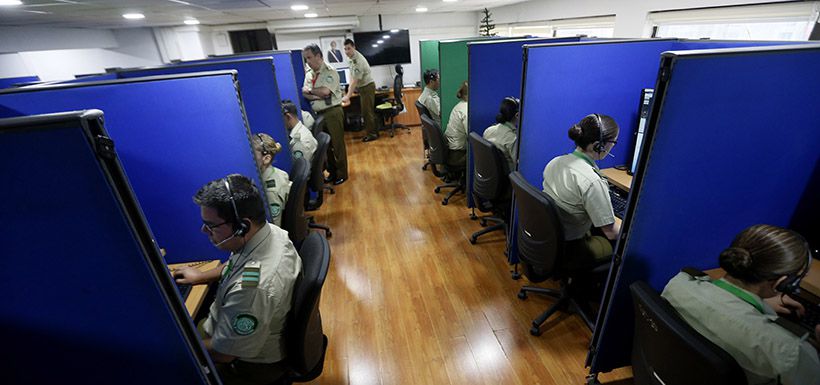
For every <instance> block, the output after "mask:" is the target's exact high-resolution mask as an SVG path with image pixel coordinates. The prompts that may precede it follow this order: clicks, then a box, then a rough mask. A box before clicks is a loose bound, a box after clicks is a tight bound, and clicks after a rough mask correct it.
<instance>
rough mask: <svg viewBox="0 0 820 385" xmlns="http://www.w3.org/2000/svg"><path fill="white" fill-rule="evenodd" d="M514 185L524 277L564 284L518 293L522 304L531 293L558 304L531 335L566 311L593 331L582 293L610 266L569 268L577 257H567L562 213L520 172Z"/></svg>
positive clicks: (534, 325)
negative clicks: (569, 262)
mask: <svg viewBox="0 0 820 385" xmlns="http://www.w3.org/2000/svg"><path fill="white" fill-rule="evenodd" d="M510 183H511V184H512V188H513V192H514V194H515V204H516V209H517V211H518V231H517V232H516V239H517V240H518V257H519V258H520V260H521V263H522V265H523V273H524V276H525V277H527V279H528V280H529V281H530V282H532V283H539V282H543V281H545V280H547V279H553V280H559V281H560V284H561V288H560V289H559V290H554V289H546V288H541V287H534V286H524V287H522V288H521V290H520V291H519V292H518V298H520V299H522V300H523V299H527V293H528V292H533V293H539V294H545V295H547V296H550V297H552V298H555V299H556V300H557V301H556V302H555V303H554V304H553V305H552V306H550V307H549V308H548V309H547V310H546V311H544V312H543V313H541V315H539V316H538V317H537V318H536V319H534V320H533V321H532V328H531V329H530V334H532V335H534V336H538V335H541V333H542V331H541V325H543V324H544V322H546V320H547V319H548V318H549V317H550V316H551V315H552V314H553V313H555V312H556V311H558V310H561V309H566V308H568V310H570V311H571V312H574V313H577V314H578V315H579V316H581V318H582V319H583V320H584V323H586V324H587V327H589V329H590V330H593V328H594V323H593V320H594V318H593V316H592V311H591V309H589V306H588V305H587V301H586V300H584V298H582V297H583V296H582V295H581V294H584V290H582V289H586V288H587V287H588V286H592V285H590V281H589V279H588V278H594V277H600V280H601V281H602V280H603V278H604V277H605V276H606V273H607V272H608V271H609V265H610V264H609V263H608V262H602V263H599V264H596V265H592V266H586V267H581V268H577V269H574V270H568V269H567V268H565V267H564V266H565V264H566V261H568V260H570V259H571V258H573V256H571V255H566V253H565V243H564V227H563V226H562V225H561V221H560V219H559V218H558V212H557V210H559V209H558V208H557V207H555V204H554V203H553V201H552V199H550V197H549V196H548V195H547V194H545V193H543V192H542V191H541V190H539V189H537V188H535V187H534V186H533V185H531V184H529V183H528V182H527V181H526V180H525V179H524V177H523V176H522V175H521V173H520V172H517V171H516V172H514V173H511V174H510ZM582 278H583V279H582ZM580 282H582V283H580Z"/></svg>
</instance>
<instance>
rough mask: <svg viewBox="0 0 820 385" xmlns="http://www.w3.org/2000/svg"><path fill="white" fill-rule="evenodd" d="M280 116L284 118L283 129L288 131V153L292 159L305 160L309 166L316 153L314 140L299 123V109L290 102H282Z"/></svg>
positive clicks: (308, 130) (307, 129) (308, 131)
mask: <svg viewBox="0 0 820 385" xmlns="http://www.w3.org/2000/svg"><path fill="white" fill-rule="evenodd" d="M282 114H283V115H284V116H285V127H286V128H287V129H288V136H289V137H290V141H289V142H288V146H290V152H291V155H292V156H293V158H294V159H296V158H305V160H307V161H308V164H310V162H311V160H313V153H315V152H316V146H317V144H318V143H317V142H316V138H314V137H313V133H312V132H311V131H310V129H309V128H307V127H305V125H304V124H302V122H300V121H299V115H298V114H299V109H297V108H296V105H295V104H293V102H291V101H290V100H287V99H285V100H283V101H282Z"/></svg>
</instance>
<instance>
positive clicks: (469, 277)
mask: <svg viewBox="0 0 820 385" xmlns="http://www.w3.org/2000/svg"><path fill="white" fill-rule="evenodd" d="M360 135H361V134H359V133H347V138H346V139H347V152H348V160H349V169H350V180H349V181H348V182H346V183H344V184H343V185H341V186H338V187H337V189H336V194H335V195H328V194H326V195H325V197H326V200H325V204H324V205H323V206H322V208H321V209H319V211H317V212H315V213H316V215H317V220H318V221H319V222H322V223H326V224H328V225H330V226H331V228H332V230H333V236H332V237H331V238H330V244H331V251H332V255H331V265H330V273H329V275H328V278H327V281H326V282H325V286H324V290H323V295H322V302H321V312H322V320H323V324H324V328H325V334H327V336H328V337H329V340H330V344H329V346H328V351H327V357H326V360H325V367H324V372H323V374H322V376H321V377H319V378H318V379H317V380H315V381H313V383H315V384H356V385H360V384H385V385H387V384H521V385H529V384H583V383H584V377H585V376H586V374H587V372H588V371H587V369H585V368H584V365H583V363H584V359H585V357H586V353H587V347H588V344H589V339H590V336H591V334H590V332H589V331H588V330H587V329H586V327H585V326H584V325H583V322H582V321H581V320H580V318H578V316H568V317H567V316H561V317H560V319H558V320H556V319H557V318H559V317H556V316H554V317H553V319H552V320H551V322H549V323H548V325H551V326H550V328H549V329H548V330H547V331H546V332H544V334H543V335H541V336H540V337H533V336H531V335H530V334H529V328H530V321H531V320H532V318H534V317H535V316H537V315H538V314H539V313H540V312H541V311H543V310H544V309H546V307H547V306H548V305H549V304H550V301H549V300H547V299H545V298H539V296H538V295H530V297H529V299H527V300H526V301H521V300H519V299H518V298H517V297H516V293H517V292H518V288H519V287H520V286H521V285H522V284H525V283H526V281H525V280H524V279H522V280H520V281H514V280H512V279H511V278H510V267H509V266H508V265H507V263H506V260H505V257H504V254H503V249H504V242H505V241H504V235H503V234H501V233H500V232H499V233H495V234H488V235H486V236H484V237H482V238H480V239H479V243H478V244H477V245H471V244H470V243H469V241H468V237H469V235H470V234H471V233H473V232H474V231H476V230H479V229H480V228H481V227H480V225H479V224H478V222H477V221H471V220H470V219H469V217H468V214H469V210H468V209H467V208H466V204H465V198H464V196H463V195H461V196H460V197H459V198H457V199H454V200H452V201H451V202H450V205H448V206H442V205H441V203H440V202H441V198H442V197H443V196H444V195H443V194H435V193H434V192H433V188H434V187H435V186H436V185H437V184H439V183H440V180H439V179H438V178H436V177H434V176H433V175H432V173H431V172H430V171H422V170H421V166H422V164H423V162H422V150H421V148H422V145H421V134H420V130H419V128H413V129H412V133H410V134H407V133H406V131H402V132H401V133H397V134H396V137H394V138H389V137H388V136H386V135H382V137H381V139H379V140H377V141H374V142H369V143H362V142H361V141H359V140H358V137H360ZM630 377H631V372H630V371H629V370H628V369H621V370H617V371H614V372H611V373H605V374H602V375H601V376H600V377H599V379H600V380H601V381H602V382H604V383H610V384H614V383H617V384H629V383H631V381H628V380H624V381H618V380H622V379H625V378H627V379H628V378H630Z"/></svg>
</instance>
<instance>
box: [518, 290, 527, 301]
mask: <svg viewBox="0 0 820 385" xmlns="http://www.w3.org/2000/svg"><path fill="white" fill-rule="evenodd" d="M518 299H527V292H526V291H523V290H522V291H519V292H518Z"/></svg>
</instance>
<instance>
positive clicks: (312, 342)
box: [282, 232, 330, 384]
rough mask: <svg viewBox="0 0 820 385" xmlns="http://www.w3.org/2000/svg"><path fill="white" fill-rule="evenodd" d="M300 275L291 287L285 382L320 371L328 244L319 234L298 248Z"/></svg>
mask: <svg viewBox="0 0 820 385" xmlns="http://www.w3.org/2000/svg"><path fill="white" fill-rule="evenodd" d="M299 256H300V257H301V258H302V275H301V276H300V278H299V280H298V281H297V282H296V285H295V286H294V288H293V302H292V304H291V308H290V313H289V314H288V321H287V323H286V324H285V330H284V332H283V333H282V335H284V336H285V349H287V358H286V360H287V361H286V362H287V366H288V369H289V370H288V373H287V374H286V378H285V380H284V381H282V382H284V383H287V384H291V383H294V382H308V381H311V380H313V379H315V378H317V377H319V375H320V374H322V369H323V368H324V363H325V351H326V350H327V343H328V340H327V336H325V335H324V333H323V331H322V316H321V314H320V313H319V301H320V300H321V297H322V286H323V285H324V283H325V278H326V277H327V272H328V269H329V267H330V245H329V244H328V243H327V239H325V237H323V236H322V234H321V233H317V232H313V233H310V235H308V237H307V238H305V241H304V242H303V243H302V247H301V248H299Z"/></svg>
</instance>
